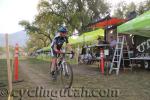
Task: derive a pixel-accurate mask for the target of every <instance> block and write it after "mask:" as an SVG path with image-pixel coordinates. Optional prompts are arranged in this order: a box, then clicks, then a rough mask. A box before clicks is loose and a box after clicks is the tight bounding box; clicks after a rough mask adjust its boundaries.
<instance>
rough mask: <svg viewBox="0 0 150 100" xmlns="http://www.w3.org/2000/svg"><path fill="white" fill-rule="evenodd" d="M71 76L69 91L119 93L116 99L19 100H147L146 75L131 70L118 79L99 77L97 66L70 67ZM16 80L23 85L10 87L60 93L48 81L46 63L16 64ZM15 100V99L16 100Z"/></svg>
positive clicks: (57, 84)
mask: <svg viewBox="0 0 150 100" xmlns="http://www.w3.org/2000/svg"><path fill="white" fill-rule="evenodd" d="M72 67H73V72H74V82H73V87H78V88H79V87H86V88H90V89H119V91H120V92H119V93H120V95H119V97H116V98H115V97H112V98H111V97H61V98H60V97H59V96H58V97H53V98H52V99H50V97H44V98H43V97H39V98H29V97H28V98H27V97H24V98H25V99H23V100H150V88H149V87H150V80H149V79H150V77H149V76H150V72H149V71H145V70H135V71H133V72H130V71H127V72H124V73H122V72H121V73H120V75H119V76H116V75H111V76H107V75H105V76H103V75H101V74H100V72H99V69H98V66H97V65H90V66H89V65H79V66H72ZM20 77H21V78H23V79H24V82H23V83H19V84H16V85H14V87H15V88H29V89H32V88H36V87H39V88H40V87H43V88H44V89H46V90H47V89H48V90H49V89H50V90H52V89H55V90H56V89H60V88H61V87H62V86H61V83H60V81H59V78H58V81H56V82H53V81H51V79H50V77H49V63H48V62H44V61H39V60H36V59H27V60H23V61H20ZM16 100H17V99H16Z"/></svg>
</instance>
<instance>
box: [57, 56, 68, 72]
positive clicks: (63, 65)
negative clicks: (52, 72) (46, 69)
mask: <svg viewBox="0 0 150 100" xmlns="http://www.w3.org/2000/svg"><path fill="white" fill-rule="evenodd" d="M58 59H59V60H60V61H58V63H57V67H58V70H60V69H61V68H62V70H64V74H65V73H66V72H67V73H68V72H69V71H68V68H67V64H66V59H65V54H63V55H62V57H60V58H57V60H58ZM65 64H66V65H65Z"/></svg>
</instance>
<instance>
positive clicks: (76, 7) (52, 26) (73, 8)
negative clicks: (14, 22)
mask: <svg viewBox="0 0 150 100" xmlns="http://www.w3.org/2000/svg"><path fill="white" fill-rule="evenodd" d="M37 9H38V14H37V15H36V16H35V19H34V21H33V22H32V23H29V22H28V21H25V20H22V21H20V23H19V24H20V25H21V26H23V27H24V28H25V30H26V31H27V33H28V34H29V37H30V39H29V41H28V42H27V45H28V49H30V50H31V51H33V50H36V49H38V48H42V47H43V46H47V45H49V43H50V42H52V38H53V37H54V35H55V34H54V33H55V32H57V29H58V27H59V26H61V25H62V24H64V23H65V24H66V25H67V28H68V29H69V32H68V35H71V34H72V32H73V30H74V29H75V28H76V29H77V30H79V32H80V33H82V32H83V31H85V30H87V29H86V28H85V27H84V26H86V25H87V24H88V23H89V22H90V21H91V20H93V19H97V18H100V17H102V16H103V15H104V14H105V12H106V11H109V5H108V4H107V3H106V2H105V1H104V0H67V1H64V0H59V1H58V2H54V1H53V2H52V1H51V0H49V1H48V0H41V1H40V2H39V4H38V6H37Z"/></svg>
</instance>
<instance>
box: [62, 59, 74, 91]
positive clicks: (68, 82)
mask: <svg viewBox="0 0 150 100" xmlns="http://www.w3.org/2000/svg"><path fill="white" fill-rule="evenodd" d="M61 81H62V84H63V86H64V88H66V89H67V88H70V87H71V86H72V83H73V71H72V67H71V66H70V64H68V63H67V62H64V63H62V64H61Z"/></svg>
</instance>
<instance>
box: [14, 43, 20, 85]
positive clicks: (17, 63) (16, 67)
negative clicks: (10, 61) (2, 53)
mask: <svg viewBox="0 0 150 100" xmlns="http://www.w3.org/2000/svg"><path fill="white" fill-rule="evenodd" d="M18 55H19V45H18V44H17V43H16V46H15V55H14V83H16V82H21V81H22V80H19V74H18V73H19V71H18V68H19V67H18V66H19V60H18Z"/></svg>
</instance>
